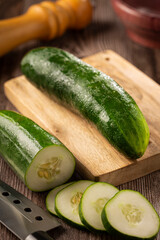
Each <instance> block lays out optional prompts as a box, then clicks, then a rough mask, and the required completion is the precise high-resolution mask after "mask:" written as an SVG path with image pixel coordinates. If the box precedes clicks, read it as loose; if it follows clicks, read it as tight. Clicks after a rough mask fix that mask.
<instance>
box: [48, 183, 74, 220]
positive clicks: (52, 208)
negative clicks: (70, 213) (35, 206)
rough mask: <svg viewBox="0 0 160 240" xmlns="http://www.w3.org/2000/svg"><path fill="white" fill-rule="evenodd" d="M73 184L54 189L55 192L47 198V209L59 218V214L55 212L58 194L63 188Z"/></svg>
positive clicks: (51, 192) (52, 191)
mask: <svg viewBox="0 0 160 240" xmlns="http://www.w3.org/2000/svg"><path fill="white" fill-rule="evenodd" d="M72 183H73V182H69V183H65V184H63V185H60V186H58V187H56V188H54V189H53V190H51V191H50V192H49V193H48V195H47V197H46V207H47V210H48V211H49V212H50V213H52V214H54V215H56V216H57V213H56V210H55V197H56V194H57V193H58V192H59V191H60V190H62V189H63V188H65V187H67V186H69V185H70V184H72Z"/></svg>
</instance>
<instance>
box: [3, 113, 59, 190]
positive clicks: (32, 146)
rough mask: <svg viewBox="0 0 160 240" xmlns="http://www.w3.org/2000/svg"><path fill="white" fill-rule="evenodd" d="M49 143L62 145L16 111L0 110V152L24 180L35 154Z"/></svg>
mask: <svg viewBox="0 0 160 240" xmlns="http://www.w3.org/2000/svg"><path fill="white" fill-rule="evenodd" d="M20 137H21V141H18V139H19V138H20ZM50 145H62V146H64V145H63V144H62V143H61V142H60V141H59V140H58V139H57V138H55V137H54V136H52V135H51V134H49V133H48V132H46V131H45V130H44V129H42V128H41V127H39V126H38V125H37V124H36V123H34V122H33V121H32V120H30V119H28V118H26V117H24V116H22V115H20V114H18V113H16V112H12V111H7V110H4V111H0V154H1V155H2V156H3V157H4V159H5V160H6V162H7V163H8V164H9V165H10V166H11V168H12V169H13V170H14V172H16V174H17V175H18V176H19V177H20V178H21V179H22V180H23V181H24V182H25V174H26V172H27V169H28V167H29V165H30V163H31V162H32V160H33V159H34V157H35V156H36V154H37V153H38V152H39V151H40V150H41V149H43V148H45V147H47V146H50ZM26 184H27V183H26ZM28 187H29V186H28Z"/></svg>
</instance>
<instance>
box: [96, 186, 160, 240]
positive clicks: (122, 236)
mask: <svg viewBox="0 0 160 240" xmlns="http://www.w3.org/2000/svg"><path fill="white" fill-rule="evenodd" d="M122 191H133V190H121V191H119V192H118V193H116V194H115V195H114V196H113V198H114V197H116V195H117V194H119V193H120V192H122ZM137 193H138V194H140V193H139V192H137ZM140 195H141V196H142V197H143V198H145V197H144V196H143V195H142V194H140ZM113 198H111V199H110V200H109V201H108V202H107V203H106V205H105V206H104V208H103V210H102V214H101V218H102V222H103V225H104V227H105V229H106V231H107V232H108V233H110V234H112V235H115V236H118V237H119V238H120V239H126V240H153V239H155V237H156V236H157V234H158V232H159V229H160V220H159V229H158V231H157V233H155V235H153V236H151V237H148V238H140V237H134V236H130V235H127V234H124V233H122V232H120V231H119V230H117V229H115V228H114V227H113V226H112V225H111V224H110V223H109V220H108V218H107V216H106V213H105V208H106V206H107V204H109V203H110V201H112V199H113ZM145 200H146V201H148V200H147V199H146V198H145ZM148 202H149V201H148ZM149 204H150V205H151V206H152V204H151V203H150V202H149ZM152 208H153V206H152ZM153 209H154V208H153ZM154 211H155V209H154ZM155 212H156V211H155ZM156 214H157V212H156ZM157 216H158V214H157ZM158 218H159V216H158Z"/></svg>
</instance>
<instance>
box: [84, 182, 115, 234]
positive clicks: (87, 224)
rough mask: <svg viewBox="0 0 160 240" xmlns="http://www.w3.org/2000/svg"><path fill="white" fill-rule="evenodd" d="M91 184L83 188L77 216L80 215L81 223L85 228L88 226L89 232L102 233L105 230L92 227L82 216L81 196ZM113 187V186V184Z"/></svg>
mask: <svg viewBox="0 0 160 240" xmlns="http://www.w3.org/2000/svg"><path fill="white" fill-rule="evenodd" d="M99 183H100V182H99ZM93 184H95V182H94V183H93ZM93 184H91V185H90V186H89V187H87V188H86V190H85V191H84V193H83V196H82V198H81V201H80V204H79V216H80V219H81V221H82V223H83V224H84V225H85V226H86V228H88V230H90V231H91V232H94V233H104V232H105V230H99V229H95V228H93V227H92V226H91V225H90V224H89V223H88V222H87V221H86V220H85V218H84V216H83V211H82V201H83V198H84V194H85V192H86V191H87V189H88V188H90V187H92V185H93ZM105 184H106V183H105ZM107 184H109V183H107ZM109 185H111V184H109ZM112 186H113V185H112ZM113 187H114V186H113ZM114 188H116V187H114ZM116 189H117V190H119V189H118V188H116Z"/></svg>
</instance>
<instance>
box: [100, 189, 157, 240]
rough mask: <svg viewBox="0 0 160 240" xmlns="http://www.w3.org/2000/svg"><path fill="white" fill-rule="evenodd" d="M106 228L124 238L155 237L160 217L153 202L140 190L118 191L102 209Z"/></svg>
mask: <svg viewBox="0 0 160 240" xmlns="http://www.w3.org/2000/svg"><path fill="white" fill-rule="evenodd" d="M102 221H103V224H104V227H105V228H106V230H107V231H108V232H110V233H115V234H118V235H119V236H121V237H122V239H154V238H155V236H156V235H157V233H158V231H159V228H160V219H159V216H158V214H157V213H156V211H155V209H154V208H153V206H152V205H151V203H150V202H149V201H148V200H147V199H146V198H145V197H144V196H143V195H142V194H140V193H139V192H136V191H133V190H122V191H120V192H118V193H117V194H116V195H115V196H114V197H113V198H112V199H111V200H110V201H108V203H107V204H106V205H105V207H104V209H103V211H102Z"/></svg>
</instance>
